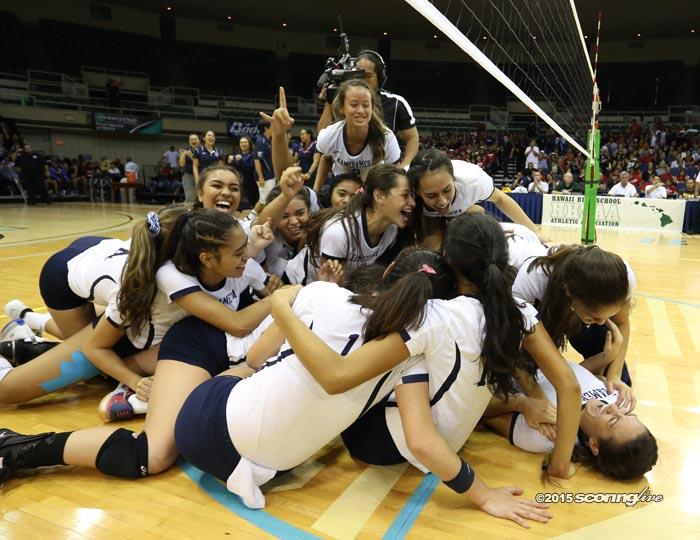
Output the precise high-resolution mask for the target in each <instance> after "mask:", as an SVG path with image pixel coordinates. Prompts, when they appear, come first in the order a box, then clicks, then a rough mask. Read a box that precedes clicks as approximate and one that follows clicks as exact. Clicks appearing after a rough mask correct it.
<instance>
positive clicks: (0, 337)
mask: <svg viewBox="0 0 700 540" xmlns="http://www.w3.org/2000/svg"><path fill="white" fill-rule="evenodd" d="M15 339H28V340H30V341H36V335H35V334H34V331H33V330H32V329H31V328H29V326H28V325H27V323H25V322H24V319H15V320H13V321H10V322H9V323H7V324H6V325H5V326H4V327H3V329H2V330H1V331H0V341H12V340H15Z"/></svg>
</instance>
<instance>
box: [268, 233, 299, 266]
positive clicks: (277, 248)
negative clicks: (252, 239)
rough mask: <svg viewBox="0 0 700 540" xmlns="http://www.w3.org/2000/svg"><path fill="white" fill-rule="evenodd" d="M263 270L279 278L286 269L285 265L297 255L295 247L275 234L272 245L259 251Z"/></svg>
mask: <svg viewBox="0 0 700 540" xmlns="http://www.w3.org/2000/svg"><path fill="white" fill-rule="evenodd" d="M261 254H262V255H263V260H264V263H265V268H266V269H267V271H268V272H270V273H271V274H275V275H276V276H281V275H282V274H284V271H285V270H286V268H287V264H288V263H289V261H290V260H292V259H293V258H294V257H295V256H296V255H297V250H296V248H295V247H293V246H290V245H289V244H287V242H285V240H284V238H283V237H282V235H281V234H279V233H276V234H275V237H274V239H273V240H272V243H270V245H269V246H267V247H266V248H265V249H264V250H262V251H261Z"/></svg>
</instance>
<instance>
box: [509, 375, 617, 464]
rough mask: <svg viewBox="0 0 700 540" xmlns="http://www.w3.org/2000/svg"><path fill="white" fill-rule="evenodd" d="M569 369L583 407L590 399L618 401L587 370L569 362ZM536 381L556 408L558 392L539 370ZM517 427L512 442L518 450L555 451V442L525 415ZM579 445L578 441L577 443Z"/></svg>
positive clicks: (614, 393)
mask: <svg viewBox="0 0 700 540" xmlns="http://www.w3.org/2000/svg"><path fill="white" fill-rule="evenodd" d="M569 367H570V368H571V371H573V372H574V375H575V376H576V380H577V381H578V383H579V385H580V386H581V407H583V406H584V405H586V403H588V400H589V399H599V400H600V401H603V402H604V403H608V404H612V403H615V402H616V401H617V397H618V396H617V392H613V393H612V394H608V391H607V389H606V388H605V384H604V383H603V382H602V381H601V380H600V379H598V377H596V376H595V375H593V374H592V373H591V372H590V371H588V370H587V369H586V368H584V367H582V366H580V365H579V364H575V363H574V362H569ZM535 380H536V381H537V384H539V385H540V388H541V389H542V391H543V392H544V395H545V396H546V397H547V399H548V400H549V401H550V402H551V403H552V404H553V405H555V406H556V404H557V391H556V389H555V388H554V386H553V385H552V383H550V382H549V380H548V379H547V377H545V376H544V374H543V373H542V372H541V371H540V370H537V374H536V375H535ZM514 422H515V425H514V426H513V429H512V440H511V442H512V443H513V444H514V445H515V446H517V447H518V448H522V449H523V450H527V451H528V452H538V453H539V452H547V453H549V452H552V451H553V450H554V442H552V441H550V440H549V439H548V438H547V437H545V436H544V435H542V434H541V433H540V432H539V431H537V430H536V429H532V428H531V427H530V426H529V425H528V423H527V420H525V415H523V414H518V415H517V417H516V418H515V420H514ZM577 444H578V441H577Z"/></svg>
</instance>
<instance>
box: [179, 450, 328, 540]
mask: <svg viewBox="0 0 700 540" xmlns="http://www.w3.org/2000/svg"><path fill="white" fill-rule="evenodd" d="M179 465H180V468H181V469H182V470H183V471H185V474H187V476H189V477H190V479H191V480H192V481H193V482H194V483H195V484H197V485H198V486H199V487H200V488H201V489H202V491H204V492H205V493H207V494H208V495H209V496H210V497H211V498H212V499H214V500H215V501H216V502H218V503H219V504H221V505H223V506H224V507H226V508H227V509H228V510H230V511H231V512H233V513H234V514H236V515H237V516H238V517H240V518H243V519H245V520H246V521H247V522H249V523H251V524H253V525H255V526H256V527H258V528H259V529H262V530H263V531H265V532H267V533H269V534H273V535H275V536H276V537H278V538H283V539H285V540H287V539H289V540H312V539H314V540H318V537H317V536H314V535H312V534H309V533H307V532H306V531H303V530H301V529H297V528H296V527H294V526H293V525H290V524H289V523H287V522H285V521H282V520H281V519H278V518H276V517H274V516H272V515H270V514H268V513H267V512H265V510H251V509H250V508H248V507H247V506H245V505H244V504H243V503H242V502H241V499H240V498H239V497H238V495H234V494H233V493H231V492H230V491H228V490H227V489H226V486H225V485H224V484H223V483H222V482H220V481H219V480H217V479H216V478H214V477H213V476H211V475H210V474H207V473H205V472H202V471H201V470H199V469H198V468H197V467H195V466H194V465H192V464H190V463H187V462H186V461H183V460H180V461H179Z"/></svg>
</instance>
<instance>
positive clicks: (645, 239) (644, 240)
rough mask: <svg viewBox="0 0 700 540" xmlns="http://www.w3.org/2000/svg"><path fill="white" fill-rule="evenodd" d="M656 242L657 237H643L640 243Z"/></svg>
mask: <svg viewBox="0 0 700 540" xmlns="http://www.w3.org/2000/svg"><path fill="white" fill-rule="evenodd" d="M654 242H656V238H642V239H641V240H640V241H639V243H640V244H653V243H654Z"/></svg>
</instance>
